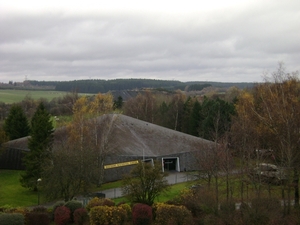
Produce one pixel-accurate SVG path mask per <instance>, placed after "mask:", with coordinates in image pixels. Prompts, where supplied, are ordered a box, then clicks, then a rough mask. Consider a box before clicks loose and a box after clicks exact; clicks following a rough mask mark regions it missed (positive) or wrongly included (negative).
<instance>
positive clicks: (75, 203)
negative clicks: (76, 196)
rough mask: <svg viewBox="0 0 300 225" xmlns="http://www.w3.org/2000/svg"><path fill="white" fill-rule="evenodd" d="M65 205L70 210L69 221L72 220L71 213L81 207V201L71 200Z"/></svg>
mask: <svg viewBox="0 0 300 225" xmlns="http://www.w3.org/2000/svg"><path fill="white" fill-rule="evenodd" d="M65 206H66V207H67V208H68V209H70V211H71V222H74V217H73V213H74V212H75V210H76V209H79V208H82V207H83V205H82V202H80V201H76V200H71V201H68V202H66V203H65Z"/></svg>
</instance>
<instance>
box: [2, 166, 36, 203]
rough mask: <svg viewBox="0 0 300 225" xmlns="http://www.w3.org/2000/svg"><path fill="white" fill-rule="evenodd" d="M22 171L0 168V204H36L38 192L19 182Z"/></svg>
mask: <svg viewBox="0 0 300 225" xmlns="http://www.w3.org/2000/svg"><path fill="white" fill-rule="evenodd" d="M21 172H22V171H13V170H0V206H4V205H9V206H12V207H18V206H25V207H27V206H32V205H37V202H38V193H37V192H33V191H29V190H28V189H26V188H23V187H22V186H21V184H20V181H19V179H20V174H21Z"/></svg>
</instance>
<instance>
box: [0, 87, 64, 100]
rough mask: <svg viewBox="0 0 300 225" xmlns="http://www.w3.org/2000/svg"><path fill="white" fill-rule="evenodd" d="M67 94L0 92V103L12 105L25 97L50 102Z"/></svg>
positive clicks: (20, 91)
mask: <svg viewBox="0 0 300 225" xmlns="http://www.w3.org/2000/svg"><path fill="white" fill-rule="evenodd" d="M66 94H67V92H62V91H33V90H7V89H2V90H0V102H4V103H6V104H12V103H16V102H21V101H22V100H23V99H24V98H25V97H30V98H32V99H35V100H38V99H41V98H43V99H47V100H49V101H50V100H52V99H53V98H56V97H63V96H64V95H66Z"/></svg>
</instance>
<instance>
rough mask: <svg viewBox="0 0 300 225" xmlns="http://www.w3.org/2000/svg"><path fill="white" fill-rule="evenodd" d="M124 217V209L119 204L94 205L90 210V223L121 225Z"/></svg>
mask: <svg viewBox="0 0 300 225" xmlns="http://www.w3.org/2000/svg"><path fill="white" fill-rule="evenodd" d="M126 219H127V218H126V211H125V210H124V209H123V208H122V207H120V206H95V207H93V208H91V211H90V224H91V225H102V224H107V225H115V224H118V225H123V224H124V223H125V221H126Z"/></svg>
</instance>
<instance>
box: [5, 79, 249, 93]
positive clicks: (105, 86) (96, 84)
mask: <svg viewBox="0 0 300 225" xmlns="http://www.w3.org/2000/svg"><path fill="white" fill-rule="evenodd" d="M23 83H24V85H22V86H18V88H24V89H26V88H30V89H34V88H38V89H39V90H40V89H41V88H42V87H44V88H45V89H52V90H53V89H54V90H56V91H65V92H74V91H76V92H78V93H93V94H97V93H107V92H109V91H122V90H137V89H138V90H140V89H145V88H150V89H157V90H164V91H176V90H181V91H201V90H203V89H204V88H206V87H210V86H213V87H216V88H229V87H232V86H236V87H238V88H240V89H244V88H251V87H253V85H254V83H251V82H210V81H190V82H181V81H176V80H155V79H112V80H101V79H90V80H73V81H37V80H26V81H24V82H23ZM10 84H11V86H12V87H15V86H16V85H17V83H13V82H10ZM0 88H1V85H0ZM2 88H4V87H2ZM6 88H8V87H6Z"/></svg>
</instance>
